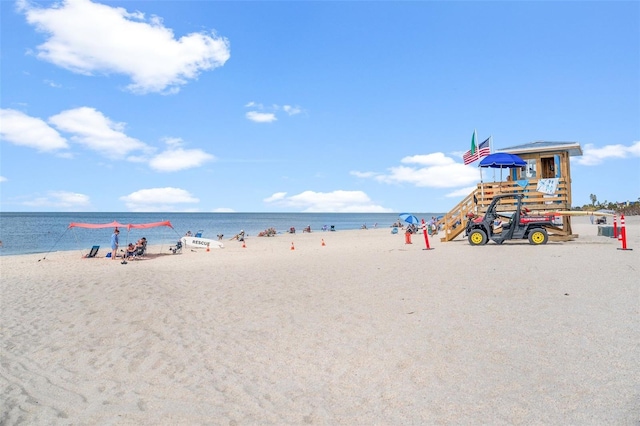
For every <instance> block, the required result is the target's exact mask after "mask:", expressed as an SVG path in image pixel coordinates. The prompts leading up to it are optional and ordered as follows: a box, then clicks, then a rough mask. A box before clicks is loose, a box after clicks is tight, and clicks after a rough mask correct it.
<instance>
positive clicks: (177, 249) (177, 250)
mask: <svg viewBox="0 0 640 426" xmlns="http://www.w3.org/2000/svg"><path fill="white" fill-rule="evenodd" d="M169 251H170V252H172V253H173V254H176V253H182V241H181V240H178V242H177V243H176V245H175V246H173V247H169Z"/></svg>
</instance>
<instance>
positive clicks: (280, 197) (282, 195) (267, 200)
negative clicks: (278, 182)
mask: <svg viewBox="0 0 640 426" xmlns="http://www.w3.org/2000/svg"><path fill="white" fill-rule="evenodd" d="M286 196H287V193H286V192H276V193H275V194H273V195H272V196H271V197H267V198H265V199H264V200H263V201H264V202H265V203H273V202H275V201H280V200H284V198H285V197H286Z"/></svg>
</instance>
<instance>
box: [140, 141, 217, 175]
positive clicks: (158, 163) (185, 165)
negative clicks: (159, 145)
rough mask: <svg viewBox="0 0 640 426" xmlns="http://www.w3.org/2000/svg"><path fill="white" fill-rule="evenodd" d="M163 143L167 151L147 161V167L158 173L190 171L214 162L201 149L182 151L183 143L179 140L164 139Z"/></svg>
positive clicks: (209, 155)
mask: <svg viewBox="0 0 640 426" xmlns="http://www.w3.org/2000/svg"><path fill="white" fill-rule="evenodd" d="M164 142H165V143H166V144H167V146H168V147H169V149H167V150H166V151H164V152H161V153H160V154H158V155H156V156H155V157H153V158H151V160H149V167H151V168H152V169H154V170H156V171H158V172H177V171H180V170H186V169H192V168H194V167H200V166H202V165H203V164H205V163H207V162H209V161H215V160H216V157H215V156H213V155H211V154H207V153H206V152H204V151H203V150H201V149H183V148H182V146H183V145H184V142H183V140H182V139H181V138H165V139H164Z"/></svg>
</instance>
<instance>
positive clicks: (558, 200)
mask: <svg viewBox="0 0 640 426" xmlns="http://www.w3.org/2000/svg"><path fill="white" fill-rule="evenodd" d="M496 152H506V153H510V154H516V155H517V156H519V157H520V158H522V159H523V160H524V161H525V162H526V166H524V167H518V168H505V169H500V170H499V172H500V174H501V180H500V181H495V179H493V180H492V181H490V182H484V180H485V179H484V176H483V179H482V180H481V182H480V183H478V185H477V187H476V188H475V189H474V190H473V192H471V193H470V194H469V195H468V196H467V197H465V199H464V200H462V201H461V202H460V203H458V204H457V205H456V206H455V207H454V208H453V209H451V211H450V212H448V213H447V214H446V215H444V216H443V217H442V219H441V220H440V221H439V222H438V224H439V225H440V227H441V229H442V230H443V231H444V236H442V238H441V241H443V242H446V241H451V240H453V239H455V238H456V237H457V236H458V235H460V234H461V233H462V232H463V231H464V227H465V222H466V219H467V215H468V214H469V213H473V214H484V213H485V211H486V209H487V207H488V206H489V204H491V200H493V196H494V195H497V194H505V193H511V194H518V193H522V194H524V196H525V198H524V203H525V206H526V208H527V209H529V210H530V211H532V212H534V213H541V212H554V211H569V210H571V166H570V161H569V158H570V157H574V156H581V155H582V149H581V148H580V144H579V143H578V142H546V141H538V142H531V143H528V144H524V145H517V146H512V147H509V148H502V149H498V150H496ZM487 170H496V169H484V172H483V175H488V174H489V173H493V171H491V172H488V171H487ZM496 173H498V171H496ZM503 179H504V180H503ZM509 207H510V206H508V205H507V206H505V207H503V209H504V210H505V211H507V210H508V209H509ZM514 208H515V206H514ZM561 217H562V219H561V223H560V222H559V223H558V225H557V226H556V227H554V228H553V229H548V231H549V238H550V239H551V240H552V241H567V240H570V239H573V238H576V237H577V235H575V234H573V233H572V231H571V216H569V215H564V216H561Z"/></svg>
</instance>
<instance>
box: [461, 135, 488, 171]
mask: <svg viewBox="0 0 640 426" xmlns="http://www.w3.org/2000/svg"><path fill="white" fill-rule="evenodd" d="M489 154H491V136H489V137H488V138H487V139H486V140H485V141H484V142H482V143H481V144H480V145H478V148H477V149H476V150H475V152H474V153H472V152H471V150H469V151H467V152H465V153H464V155H463V156H462V160H463V161H464V164H465V165H467V164H471V163H473V162H474V161H478V160H479V159H481V158H483V157H486V156H487V155H489Z"/></svg>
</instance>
